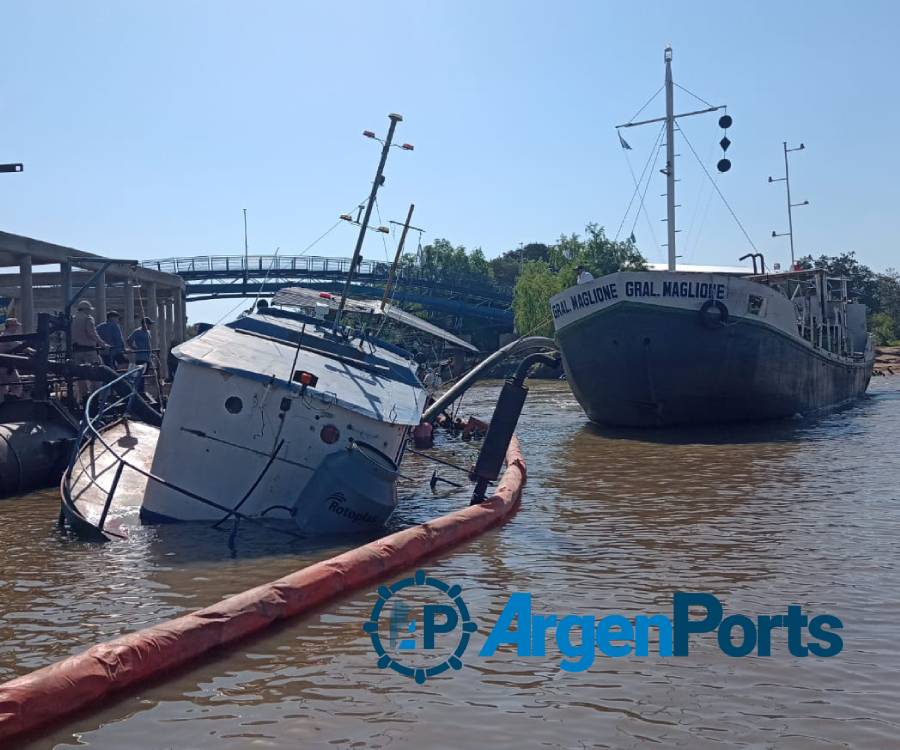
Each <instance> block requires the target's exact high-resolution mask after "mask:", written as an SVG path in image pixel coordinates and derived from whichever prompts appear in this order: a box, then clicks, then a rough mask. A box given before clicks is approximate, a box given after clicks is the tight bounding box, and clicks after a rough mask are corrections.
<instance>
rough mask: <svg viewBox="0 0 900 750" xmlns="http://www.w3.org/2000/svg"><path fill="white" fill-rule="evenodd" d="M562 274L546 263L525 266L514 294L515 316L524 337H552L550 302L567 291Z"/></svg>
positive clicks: (532, 263)
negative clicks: (559, 293) (555, 271)
mask: <svg viewBox="0 0 900 750" xmlns="http://www.w3.org/2000/svg"><path fill="white" fill-rule="evenodd" d="M563 288H564V287H563V284H562V280H561V279H560V276H559V274H556V273H554V272H553V271H552V270H551V269H550V267H549V266H548V265H547V263H545V262H544V261H542V260H532V261H528V262H527V263H525V265H524V266H523V267H522V272H521V273H520V274H519V277H518V279H517V280H516V287H515V290H514V291H513V314H514V315H515V320H516V330H517V331H518V332H519V333H520V334H521V335H526V334H527V335H532V336H552V335H553V324H552V323H551V320H550V298H551V297H552V296H553V295H554V294H556V293H557V292H561V291H562V290H563Z"/></svg>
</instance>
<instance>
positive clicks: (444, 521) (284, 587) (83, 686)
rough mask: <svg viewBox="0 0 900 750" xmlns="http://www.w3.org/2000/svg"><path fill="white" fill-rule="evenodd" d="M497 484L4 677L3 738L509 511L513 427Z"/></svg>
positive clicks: (512, 504) (402, 563) (445, 544)
mask: <svg viewBox="0 0 900 750" xmlns="http://www.w3.org/2000/svg"><path fill="white" fill-rule="evenodd" d="M506 461H507V467H506V471H505V472H504V474H503V476H502V477H501V479H500V484H499V486H498V487H497V489H496V491H495V492H494V494H493V495H492V496H491V497H490V498H488V499H487V500H485V502H483V503H482V504H480V505H472V506H469V507H467V508H464V509H463V510H458V511H455V512H453V513H448V514H447V515H445V516H441V517H440V518H436V519H434V520H433V521H428V522H427V523H423V524H422V525H420V526H414V527H413V528H410V529H405V530H404V531H399V532H397V533H396V534H391V535H390V536H386V537H384V538H382V539H379V540H377V541H374V542H371V543H369V544H366V545H364V546H362V547H357V548H356V549H353V550H350V551H349V552H345V553H344V554H342V555H338V556H337V557H332V558H331V559H329V560H324V561H322V562H319V563H316V564H315V565H310V566H309V567H307V568H303V569H302V570H299V571H297V572H295V573H291V574H290V575H287V576H285V577H284V578H280V579H278V580H277V581H273V582H271V583H266V584H263V585H262V586H257V587H256V588H253V589H250V590H249V591H244V592H243V593H240V594H236V595H235V596H232V597H229V598H228V599H225V600H223V601H221V602H218V603H216V604H213V605H212V606H210V607H206V608H204V609H200V610H197V611H196V612H192V613H190V614H187V615H183V616H181V617H178V618H175V619H174V620H169V621H168V622H165V623H162V624H161V625H156V626H154V627H151V628H146V629H144V630H140V631H138V632H136V633H129V634H128V635H124V636H121V637H119V638H116V639H115V640H112V641H108V642H106V643H100V644H97V645H96V646H92V647H91V648H89V649H88V650H87V651H84V652H82V653H80V654H76V655H75V656H71V657H69V658H68V659H63V660H62V661H59V662H56V663H55V664H51V665H50V666H47V667H44V668H43V669H38V670H37V671H35V672H31V673H30V674H26V675H23V676H22V677H17V678H15V679H13V680H10V681H9V682H6V683H3V684H0V741H2V740H9V739H10V738H12V737H16V736H18V735H21V734H24V733H26V732H35V731H37V730H41V729H43V728H47V727H49V726H50V725H52V724H54V723H57V722H59V720H60V719H62V718H63V717H64V716H66V715H68V714H71V713H73V712H75V711H78V710H81V709H84V708H86V707H88V706H90V705H93V704H97V703H99V702H100V701H101V700H103V699H106V698H109V697H111V696H113V695H115V694H116V693H118V692H121V691H122V690H124V689H126V688H129V687H133V686H134V685H137V684H139V683H142V682H147V681H148V680H151V679H157V678H159V677H160V676H161V675H163V674H165V673H166V672H167V671H170V670H173V669H176V668H178V667H181V666H183V665H185V664H187V663H188V662H190V661H192V660H194V659H196V658H197V657H199V656H201V655H203V654H205V653H207V652H209V651H211V650H212V649H214V648H217V647H219V646H224V645H226V644H231V643H235V642H236V641H238V640H240V639H241V638H245V637H246V636H248V635H250V634H252V633H256V632H258V631H260V630H262V629H263V628H265V627H267V626H268V625H271V624H272V623H274V622H276V621H278V620H283V619H286V618H288V617H293V616H295V615H299V614H302V613H303V612H308V611H309V610H311V609H313V608H314V607H318V606H320V605H322V604H324V603H325V602H327V601H328V600H330V599H333V598H334V597H336V596H338V595H340V594H345V593H347V592H349V591H353V590H355V589H359V588H362V587H364V586H370V585H373V584H374V583H375V582H376V581H379V580H381V579H383V578H386V577H387V576H390V575H393V574H396V573H399V572H400V571H403V570H406V569H408V568H410V567H412V566H414V565H416V564H417V563H418V562H419V561H420V560H422V559H424V558H426V557H429V556H431V555H434V554H436V553H439V552H443V551H446V550H448V549H450V548H451V547H454V546H456V545H458V544H460V543H462V542H464V541H466V540H468V539H471V538H473V537H475V536H478V535H479V534H481V533H483V532H484V531H486V530H488V529H490V528H491V527H493V526H496V525H498V524H499V523H502V522H503V521H504V520H506V519H507V518H508V517H509V516H510V515H511V514H512V512H513V511H514V510H515V509H516V507H517V506H518V503H519V500H520V498H521V495H522V487H523V485H524V484H525V478H526V469H525V460H524V458H523V457H522V454H521V452H520V450H519V445H518V441H517V440H516V438H515V437H513V439H512V441H511V442H510V445H509V448H508V450H507V453H506Z"/></svg>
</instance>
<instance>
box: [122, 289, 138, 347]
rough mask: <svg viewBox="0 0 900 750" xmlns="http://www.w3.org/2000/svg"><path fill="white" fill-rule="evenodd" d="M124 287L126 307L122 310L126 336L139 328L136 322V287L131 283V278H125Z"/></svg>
mask: <svg viewBox="0 0 900 750" xmlns="http://www.w3.org/2000/svg"><path fill="white" fill-rule="evenodd" d="M123 289H124V291H123V294H124V298H125V302H124V308H125V309H124V310H122V330H123V332H124V334H125V336H128V334H129V333H131V332H132V331H133V330H134V329H135V328H137V326H136V325H135V322H134V287H133V286H132V285H131V279H125V283H124V285H123Z"/></svg>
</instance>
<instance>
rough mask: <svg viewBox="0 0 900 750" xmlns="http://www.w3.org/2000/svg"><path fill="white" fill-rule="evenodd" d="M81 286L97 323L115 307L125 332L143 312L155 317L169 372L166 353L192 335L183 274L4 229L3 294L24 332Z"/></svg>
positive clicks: (163, 365) (155, 340)
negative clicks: (37, 268)
mask: <svg viewBox="0 0 900 750" xmlns="http://www.w3.org/2000/svg"><path fill="white" fill-rule="evenodd" d="M35 267H43V268H45V269H46V270H40V271H36V270H35ZM85 285H88V286H87V288H84V289H83V287H85ZM79 291H81V294H80V296H79V297H78V299H79V300H81V299H86V300H88V301H89V302H91V303H92V304H93V306H94V319H95V320H96V322H97V324H100V323H102V322H103V321H105V320H106V313H107V311H109V310H116V311H117V312H118V313H119V316H120V318H119V322H120V324H121V326H122V331H123V333H124V334H125V336H126V338H127V337H128V334H129V333H131V331H133V330H134V329H135V328H137V327H138V326H139V325H140V323H141V318H143V317H149V318H153V319H154V320H155V321H156V325H154V326H153V327H152V346H153V348H154V349H156V350H158V351H159V366H160V373H161V375H162V376H163V377H166V376H167V375H168V371H167V370H168V365H167V361H166V360H167V356H166V355H167V354H168V351H169V349H170V347H171V346H173V345H175V344H179V343H181V342H182V341H184V340H185V338H186V337H187V316H186V312H185V304H186V297H185V283H184V280H183V279H182V278H181V277H180V276H178V275H176V274H172V273H166V272H163V271H159V270H156V269H153V268H147V267H144V266H142V265H140V263H139V261H137V260H128V259H110V258H106V257H104V256H102V255H98V254H96V253H90V252H87V251H85V250H77V249H75V248H72V247H65V246H64V245H56V244H54V243H52V242H45V241H43V240H37V239H33V238H31V237H25V236H22V235H18V234H10V233H8V232H0V297H4V298H7V299H8V300H9V302H8V304H7V316H8V317H11V316H15V317H16V318H18V320H19V322H20V323H21V325H22V328H23V332H24V333H33V332H34V331H35V325H36V322H37V314H38V313H42V312H46V313H51V314H56V313H60V312H65V310H66V307H67V304H68V305H69V306H71V308H72V309H73V310H74V304H75V299H74V295H76V294H78V293H79Z"/></svg>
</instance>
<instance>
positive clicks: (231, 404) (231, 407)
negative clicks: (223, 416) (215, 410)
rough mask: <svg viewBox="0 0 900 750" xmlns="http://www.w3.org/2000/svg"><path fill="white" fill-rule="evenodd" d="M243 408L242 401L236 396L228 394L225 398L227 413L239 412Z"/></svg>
mask: <svg viewBox="0 0 900 750" xmlns="http://www.w3.org/2000/svg"><path fill="white" fill-rule="evenodd" d="M243 408H244V402H243V401H241V399H240V398H238V397H237V396H229V397H228V398H226V399H225V411H227V412H228V413H229V414H239V413H240V411H241V409H243Z"/></svg>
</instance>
